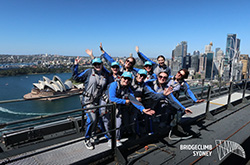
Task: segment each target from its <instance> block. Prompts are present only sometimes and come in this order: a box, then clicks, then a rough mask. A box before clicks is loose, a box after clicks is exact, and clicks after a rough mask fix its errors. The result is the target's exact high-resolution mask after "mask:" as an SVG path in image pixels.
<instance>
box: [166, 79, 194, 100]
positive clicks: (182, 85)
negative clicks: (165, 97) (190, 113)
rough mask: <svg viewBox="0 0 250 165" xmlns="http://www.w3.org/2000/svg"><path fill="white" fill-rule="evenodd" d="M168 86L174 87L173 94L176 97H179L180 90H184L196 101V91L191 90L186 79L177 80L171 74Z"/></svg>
mask: <svg viewBox="0 0 250 165" xmlns="http://www.w3.org/2000/svg"><path fill="white" fill-rule="evenodd" d="M167 86H172V87H173V94H174V96H175V97H176V98H179V95H180V91H183V92H184V94H185V95H186V96H187V97H188V98H189V99H190V100H191V101H192V102H194V103H195V102H196V101H197V98H196V97H195V95H194V93H193V92H192V91H191V90H190V87H189V85H188V83H187V82H186V81H185V80H180V81H175V78H174V77H173V76H170V77H169V79H168V81H167Z"/></svg>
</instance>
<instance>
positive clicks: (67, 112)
mask: <svg viewBox="0 0 250 165" xmlns="http://www.w3.org/2000/svg"><path fill="white" fill-rule="evenodd" d="M111 105H113V104H106V105H99V106H95V108H101V107H106V106H111ZM90 109H93V108H92V107H90V108H84V109H75V110H71V111H66V112H59V113H55V114H51V115H42V116H36V117H33V118H28V119H22V120H17V121H12V122H6V123H0V128H4V127H6V126H9V125H13V124H19V123H23V122H29V121H35V120H40V119H45V118H49V117H55V116H61V115H66V114H70V113H75V112H81V111H87V110H90Z"/></svg>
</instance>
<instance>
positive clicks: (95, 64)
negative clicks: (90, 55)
mask: <svg viewBox="0 0 250 165" xmlns="http://www.w3.org/2000/svg"><path fill="white" fill-rule="evenodd" d="M101 64H102V63H94V64H93V65H94V66H97V65H101Z"/></svg>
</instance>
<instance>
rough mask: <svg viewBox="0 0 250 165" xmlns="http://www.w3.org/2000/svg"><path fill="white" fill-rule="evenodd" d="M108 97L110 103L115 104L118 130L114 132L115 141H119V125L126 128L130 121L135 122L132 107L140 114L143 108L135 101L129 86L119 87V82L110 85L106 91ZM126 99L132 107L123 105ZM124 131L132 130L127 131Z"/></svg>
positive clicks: (134, 111)
mask: <svg viewBox="0 0 250 165" xmlns="http://www.w3.org/2000/svg"><path fill="white" fill-rule="evenodd" d="M108 96H109V101H110V102H115V103H116V104H117V114H116V128H119V129H117V131H116V137H117V139H120V138H121V130H120V129H121V124H122V123H123V124H124V125H125V126H126V125H129V124H130V123H131V121H134V120H135V119H134V115H133V114H134V113H136V110H135V109H134V107H135V108H136V109H137V110H139V111H140V112H142V111H143V109H145V108H144V106H143V105H142V104H141V103H140V102H138V101H137V100H136V98H135V96H134V94H133V92H132V90H131V88H130V86H126V87H123V86H121V85H120V82H119V81H118V82H113V83H111V84H110V87H109V89H108ZM128 99H129V100H130V102H131V104H132V105H125V103H126V100H128ZM131 106H133V107H131ZM125 128H128V127H125ZM126 131H132V130H129V129H127V130H126ZM131 133H132V132H131Z"/></svg>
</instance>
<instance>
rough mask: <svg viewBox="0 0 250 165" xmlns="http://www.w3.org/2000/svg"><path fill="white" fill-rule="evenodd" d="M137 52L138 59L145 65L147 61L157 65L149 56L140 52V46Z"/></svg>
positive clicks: (136, 49)
mask: <svg viewBox="0 0 250 165" xmlns="http://www.w3.org/2000/svg"><path fill="white" fill-rule="evenodd" d="M135 51H136V52H137V54H138V57H139V58H140V59H141V60H142V61H143V63H145V62H146V61H150V62H152V64H153V65H156V63H155V62H154V61H152V60H150V59H149V58H148V57H147V56H145V55H144V54H143V53H142V52H140V51H139V47H138V46H136V47H135Z"/></svg>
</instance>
